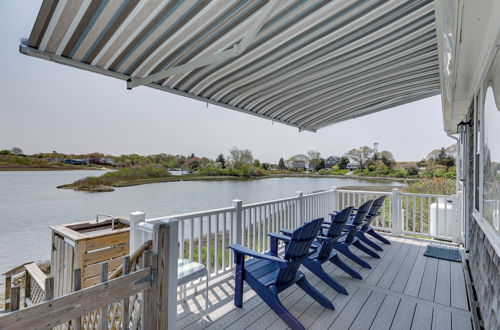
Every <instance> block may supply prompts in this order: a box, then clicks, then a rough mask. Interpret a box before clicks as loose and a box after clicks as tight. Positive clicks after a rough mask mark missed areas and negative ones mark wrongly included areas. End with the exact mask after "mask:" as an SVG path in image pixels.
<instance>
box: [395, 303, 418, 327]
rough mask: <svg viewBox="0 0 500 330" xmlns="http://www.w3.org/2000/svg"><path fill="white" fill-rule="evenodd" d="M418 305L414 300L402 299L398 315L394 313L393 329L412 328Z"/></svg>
mask: <svg viewBox="0 0 500 330" xmlns="http://www.w3.org/2000/svg"><path fill="white" fill-rule="evenodd" d="M416 306H417V304H416V303H415V302H414V301H412V300H405V299H402V300H401V301H400V302H399V306H398V309H397V311H396V315H394V320H393V321H392V325H391V329H394V330H397V329H401V330H403V329H410V326H411V323H412V321H413V314H414V313H415V307H416Z"/></svg>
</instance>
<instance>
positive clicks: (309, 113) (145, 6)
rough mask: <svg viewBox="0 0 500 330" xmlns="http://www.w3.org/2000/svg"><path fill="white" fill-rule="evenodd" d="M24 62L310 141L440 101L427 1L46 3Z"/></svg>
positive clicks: (70, 0)
mask: <svg viewBox="0 0 500 330" xmlns="http://www.w3.org/2000/svg"><path fill="white" fill-rule="evenodd" d="M21 52H22V53H24V54H28V55H32V56H37V57H41V58H45V59H49V60H52V61H55V62H59V63H63V64H67V65H72V66H76V67H79V68H83V69H86V70H91V71H95V72H98V73H103V74H106V75H110V76H113V77H117V78H120V79H124V80H128V87H129V88H132V87H137V86H140V85H147V86H150V87H154V88H158V89H161V90H164V91H168V92H173V93H176V94H181V95H184V96H188V97H192V98H195V99H199V100H202V101H204V102H209V103H213V104H217V105H220V106H223V107H227V108H231V109H234V110H238V111H242V112H246V113H250V114H253V115H257V116H261V117H265V118H268V119H271V120H274V121H277V122H281V123H285V124H288V125H292V126H296V127H298V128H300V129H303V130H311V131H315V130H317V129H319V128H322V127H325V126H327V125H330V124H333V123H335V122H339V121H342V120H346V119H351V118H355V117H358V116H361V115H365V114H369V113H373V112H376V111H380V110H383V109H387V108H390V107H394V106H396V105H400V104H404V103H408V102H412V101H415V100H419V99H422V98H425V97H429V96H432V95H436V94H439V92H440V79H439V67H438V51H437V43H436V27H435V18H434V3H433V1H429V0H417V1H403V0H393V1H387V0H380V1H377V0H369V1H361V0H337V1H326V0H295V1H291V0H270V1H268V0H248V1H244V0H234V1H231V0H213V1H204V0H197V1H195V0H186V1H175V0H170V1H167V0H164V1H160V0H144V1H132V0H130V1H124V0H109V1H108V0H59V1H58V0H44V1H43V4H42V7H41V9H40V12H39V14H38V17H37V20H36V22H35V25H34V27H33V30H32V32H31V34H30V37H29V40H27V41H25V42H24V43H23V45H21Z"/></svg>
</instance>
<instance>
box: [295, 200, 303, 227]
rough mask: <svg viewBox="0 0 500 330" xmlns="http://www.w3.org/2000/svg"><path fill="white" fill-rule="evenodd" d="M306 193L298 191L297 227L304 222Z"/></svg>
mask: <svg viewBox="0 0 500 330" xmlns="http://www.w3.org/2000/svg"><path fill="white" fill-rule="evenodd" d="M304 211H305V210H304V193H302V191H297V215H296V216H297V219H295V221H296V222H295V228H297V227H299V226H301V225H302V224H303V223H304V221H305V220H304Z"/></svg>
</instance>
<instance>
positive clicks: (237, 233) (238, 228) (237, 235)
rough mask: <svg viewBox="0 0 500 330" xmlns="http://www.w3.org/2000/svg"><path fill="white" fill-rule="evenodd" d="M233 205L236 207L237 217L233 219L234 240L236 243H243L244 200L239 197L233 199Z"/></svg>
mask: <svg viewBox="0 0 500 330" xmlns="http://www.w3.org/2000/svg"><path fill="white" fill-rule="evenodd" d="M233 207H234V214H235V217H234V219H233V229H234V230H233V232H232V233H231V235H232V241H233V243H234V244H242V239H241V238H242V237H243V233H242V231H243V224H242V221H243V209H242V207H243V202H242V201H241V200H239V199H235V200H233Z"/></svg>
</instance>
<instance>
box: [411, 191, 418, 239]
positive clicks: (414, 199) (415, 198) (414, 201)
mask: <svg viewBox="0 0 500 330" xmlns="http://www.w3.org/2000/svg"><path fill="white" fill-rule="evenodd" d="M416 202H417V197H416V196H413V209H412V215H413V232H415V225H416V223H415V222H416V220H415V219H416V217H415V216H416V213H417V205H416Z"/></svg>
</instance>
